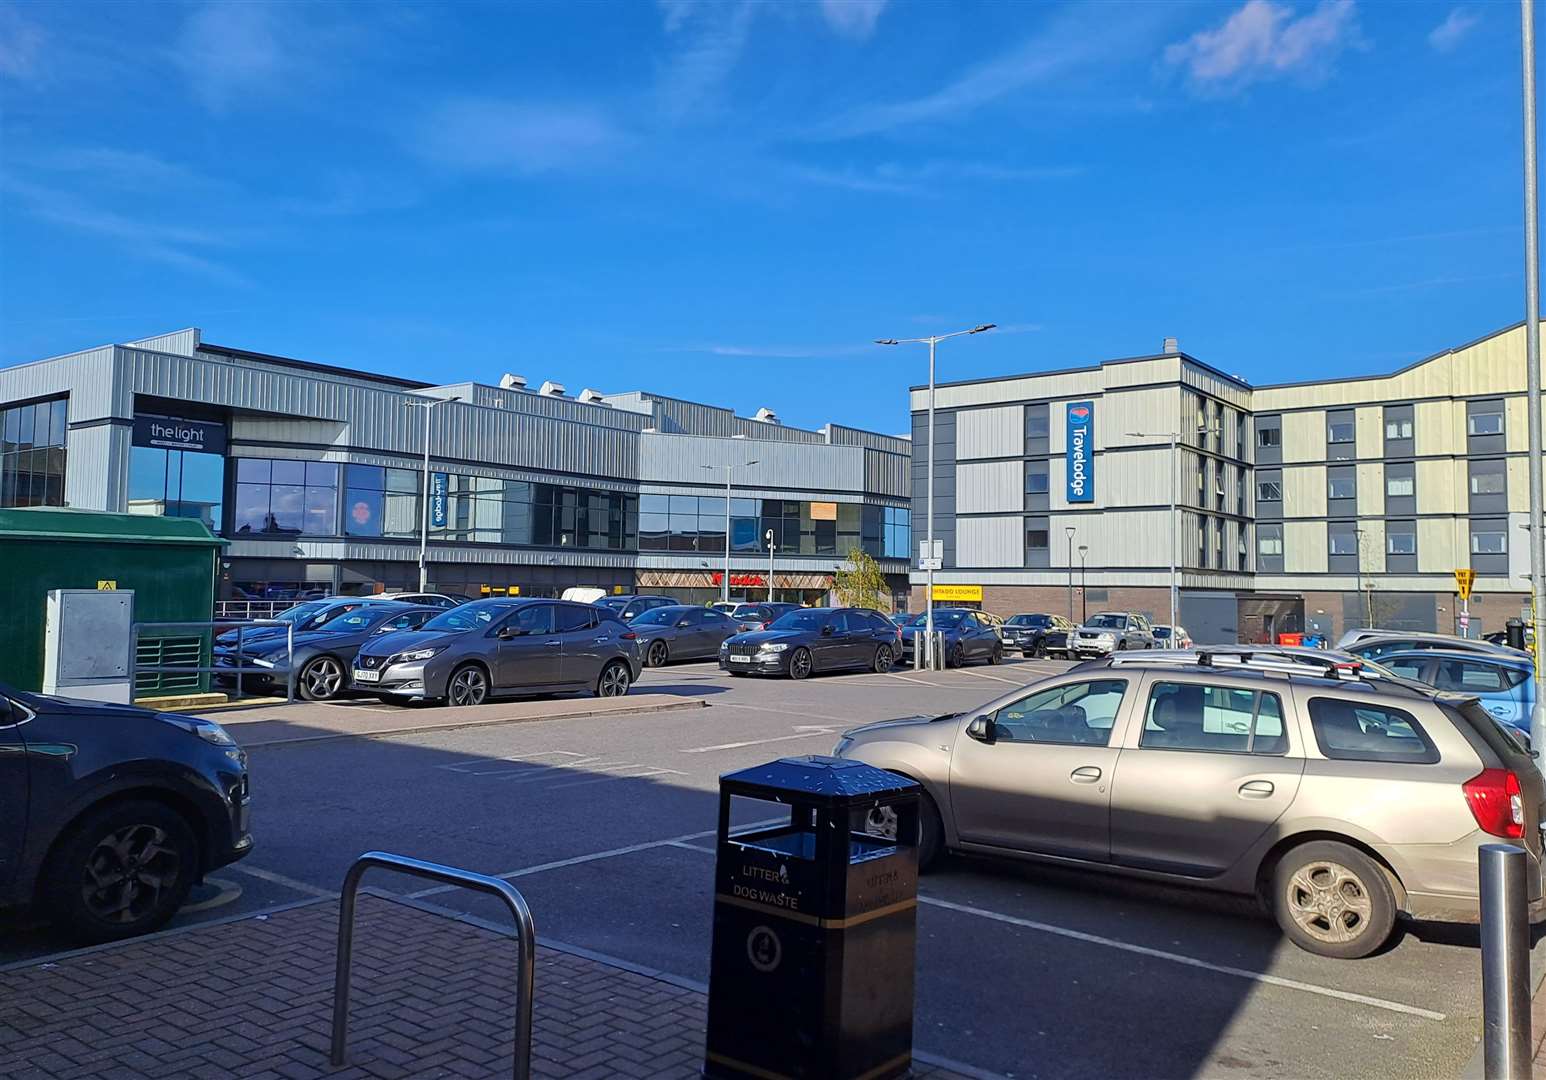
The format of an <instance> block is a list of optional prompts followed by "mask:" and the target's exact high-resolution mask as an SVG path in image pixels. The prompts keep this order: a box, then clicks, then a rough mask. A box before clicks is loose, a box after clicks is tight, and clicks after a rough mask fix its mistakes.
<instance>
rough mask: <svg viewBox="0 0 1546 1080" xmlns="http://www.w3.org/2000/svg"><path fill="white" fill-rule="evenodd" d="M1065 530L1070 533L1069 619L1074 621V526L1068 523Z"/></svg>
mask: <svg viewBox="0 0 1546 1080" xmlns="http://www.w3.org/2000/svg"><path fill="white" fill-rule="evenodd" d="M1063 532H1064V533H1066V534H1067V535H1068V621H1069V622H1073V621H1074V527H1073V526H1072V525H1066V526H1064V527H1063Z"/></svg>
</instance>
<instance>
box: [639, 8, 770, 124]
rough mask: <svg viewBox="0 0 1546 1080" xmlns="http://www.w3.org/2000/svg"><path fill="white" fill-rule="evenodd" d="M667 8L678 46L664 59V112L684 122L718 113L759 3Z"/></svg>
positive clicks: (660, 93) (660, 89) (658, 95)
mask: <svg viewBox="0 0 1546 1080" xmlns="http://www.w3.org/2000/svg"><path fill="white" fill-rule="evenodd" d="M662 10H663V12H664V15H665V26H666V32H667V34H668V35H670V36H671V37H672V38H673V39H674V40H675V47H674V48H673V49H672V50H670V52H669V53H668V54H667V55H666V56H665V57H664V58H663V59H662V60H661V61H660V63H659V69H658V74H657V78H656V84H655V99H656V103H657V106H658V108H659V110H660V113H661V115H662V116H664V117H665V119H666V120H668V121H671V122H678V121H681V120H683V119H686V118H687V117H689V116H692V115H694V114H710V113H717V112H718V111H720V108H721V97H722V94H723V90H724V85H725V83H726V82H727V81H728V80H729V78H730V74H731V72H733V71H734V70H735V67H736V64H737V63H739V62H740V59H741V55H742V53H744V52H745V51H746V44H747V41H748V40H749V39H750V37H751V29H752V21H753V20H754V19H755V18H756V16H757V13H758V10H759V8H758V6H757V5H756V4H753V3H751V2H750V0H739V2H737V3H719V4H684V3H673V4H668V5H665V6H664V7H663V9H662Z"/></svg>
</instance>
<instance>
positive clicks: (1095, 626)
mask: <svg viewBox="0 0 1546 1080" xmlns="http://www.w3.org/2000/svg"><path fill="white" fill-rule="evenodd" d="M1154 647H1155V646H1154V629H1153V627H1151V626H1150V625H1149V620H1148V619H1147V618H1145V617H1144V616H1142V615H1139V614H1137V613H1136V612H1131V611H1102V612H1100V613H1099V614H1097V615H1092V616H1090V618H1088V619H1086V620H1085V622H1084V624H1083V625H1082V626H1079V627H1078V628H1077V629H1075V630H1074V632H1073V635H1072V636H1071V637H1070V638H1069V652H1070V653H1072V654H1073V656H1074V657H1077V658H1079V659H1086V660H1087V659H1090V658H1091V657H1096V656H1107V655H1109V654H1111V653H1114V652H1126V651H1128V650H1129V649H1152V648H1154Z"/></svg>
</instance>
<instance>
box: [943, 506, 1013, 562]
mask: <svg viewBox="0 0 1546 1080" xmlns="http://www.w3.org/2000/svg"><path fill="white" fill-rule="evenodd" d="M1020 528H1021V518H1020V517H1018V516H1016V517H991V518H957V519H956V563H955V565H957V566H960V567H973V568H977V567H982V568H988V567H1001V566H1024V565H1025V544H1024V538H1023V537H1022V536H1021V535H1020Z"/></svg>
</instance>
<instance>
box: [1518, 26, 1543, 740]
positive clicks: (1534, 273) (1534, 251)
mask: <svg viewBox="0 0 1546 1080" xmlns="http://www.w3.org/2000/svg"><path fill="white" fill-rule="evenodd" d="M1519 18H1520V27H1521V34H1520V37H1521V43H1522V45H1523V54H1524V68H1523V75H1524V79H1523V82H1524V128H1525V130H1524V159H1525V176H1524V180H1525V393H1526V398H1525V412H1526V419H1527V423H1528V427H1529V429H1530V606H1531V620H1532V621H1533V622H1534V624H1535V685H1536V687H1537V691H1536V694H1535V708H1534V709H1532V710H1531V712H1530V738H1531V740H1532V743H1531V745H1533V746H1546V695H1543V694H1542V693H1541V692H1540V690H1539V687H1540V686H1541V685H1542V684H1543V682H1546V671H1543V670H1542V667H1541V658H1542V656H1543V655H1546V653H1543V650H1546V644H1543V642H1542V639H1543V638H1546V634H1543V633H1542V630H1543V620H1546V528H1543V527H1542V523H1543V517H1542V515H1543V508H1542V504H1543V501H1546V491H1542V487H1543V485H1546V475H1543V470H1542V464H1541V445H1542V432H1541V336H1540V328H1541V275H1540V261H1541V260H1540V222H1539V217H1538V213H1537V205H1536V200H1537V196H1538V191H1537V184H1536V176H1535V169H1536V157H1535V4H1534V3H1533V0H1520V4H1519Z"/></svg>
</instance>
